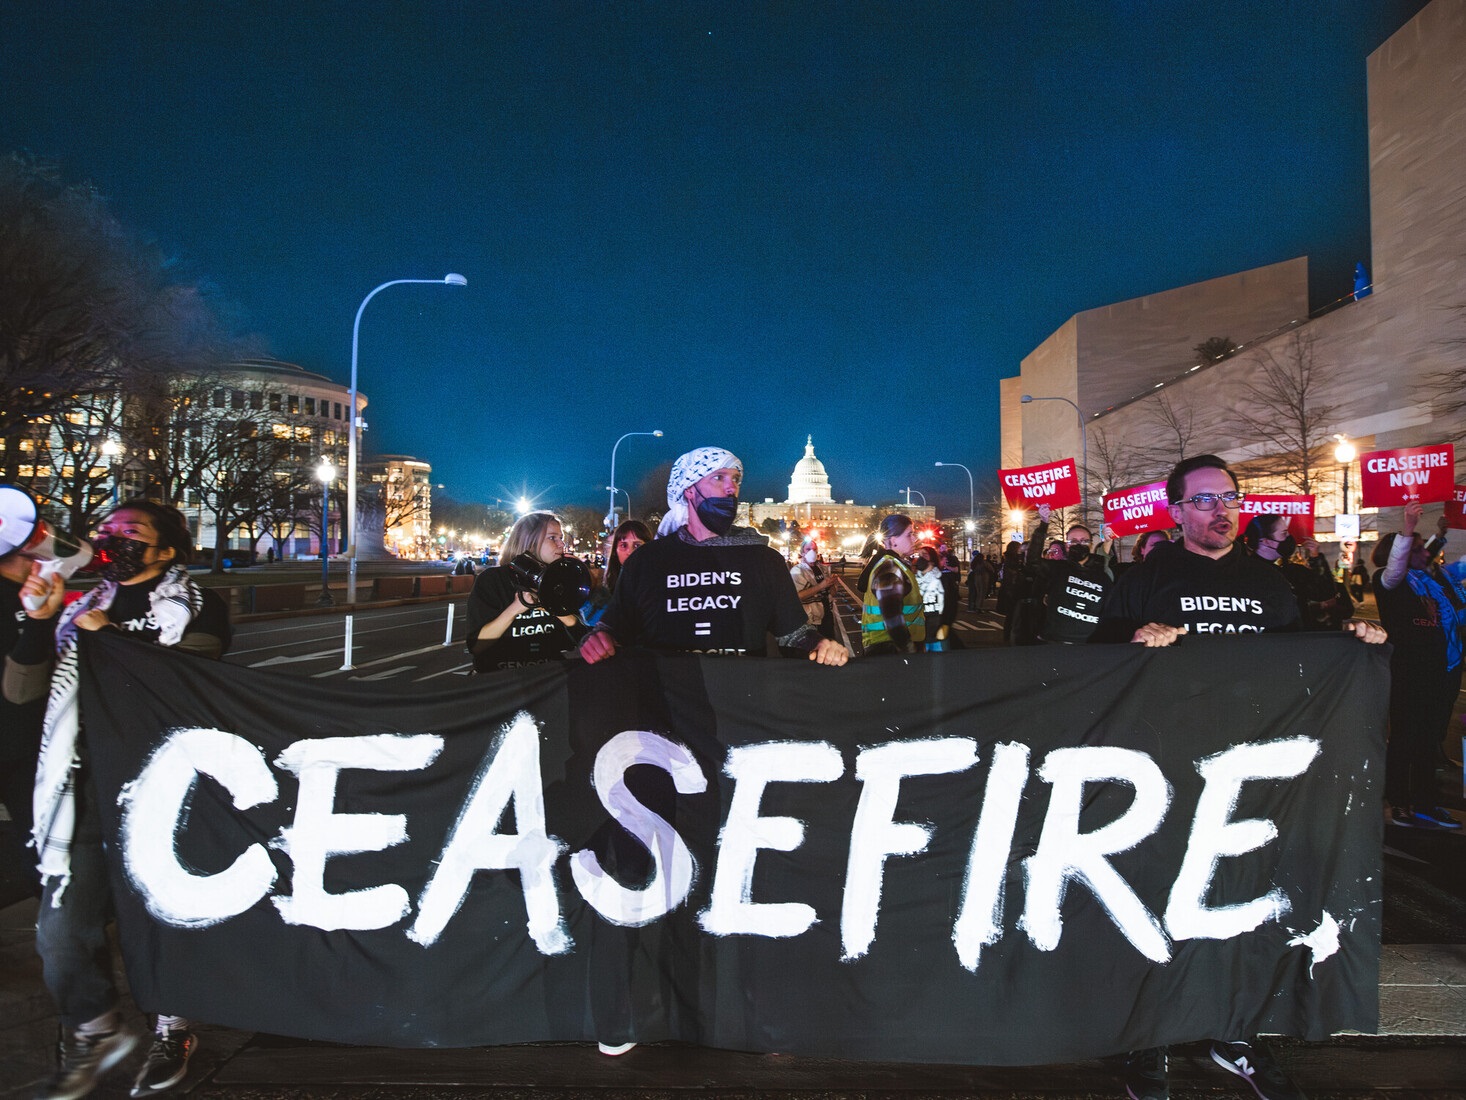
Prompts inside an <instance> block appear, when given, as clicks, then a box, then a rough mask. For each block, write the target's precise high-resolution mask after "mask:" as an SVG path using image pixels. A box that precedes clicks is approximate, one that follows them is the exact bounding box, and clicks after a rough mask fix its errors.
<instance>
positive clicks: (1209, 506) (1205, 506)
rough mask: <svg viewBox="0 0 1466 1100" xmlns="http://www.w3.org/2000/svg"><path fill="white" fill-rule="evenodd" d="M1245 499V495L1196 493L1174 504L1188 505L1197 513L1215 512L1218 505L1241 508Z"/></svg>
mask: <svg viewBox="0 0 1466 1100" xmlns="http://www.w3.org/2000/svg"><path fill="white" fill-rule="evenodd" d="M1246 499H1247V494H1246V493H1197V494H1196V495H1195V496H1189V497H1187V498H1186V499H1185V500H1178V501H1175V503H1176V504H1190V505H1192V506H1193V507H1194V508H1195V509H1196V510H1197V511H1198V512H1215V511H1216V508H1217V504H1218V503H1221V504H1225V505H1226V506H1227V507H1228V508H1241V507H1242V502H1243V501H1244V500H1246Z"/></svg>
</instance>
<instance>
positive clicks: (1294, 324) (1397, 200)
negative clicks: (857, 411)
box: [999, 0, 1466, 537]
mask: <svg viewBox="0 0 1466 1100" xmlns="http://www.w3.org/2000/svg"><path fill="white" fill-rule="evenodd" d="M1367 79H1368V92H1369V97H1368V102H1369V148H1370V217H1371V236H1372V242H1373V255H1372V257H1371V259H1370V262H1371V263H1372V272H1373V287H1372V293H1370V294H1368V296H1365V297H1361V298H1358V299H1357V300H1346V301H1345V302H1344V303H1342V304H1338V303H1336V304H1335V305H1337V306H1338V308H1333V307H1326V308H1324V309H1322V310H1317V311H1315V315H1313V316H1310V315H1309V312H1308V308H1307V260H1306V258H1303V257H1299V258H1295V259H1291V260H1285V261H1283V262H1281V263H1276V264H1272V265H1270V266H1267V267H1263V268H1258V269H1256V270H1253V271H1246V272H1241V273H1238V274H1233V275H1226V276H1222V277H1220V278H1217V279H1212V280H1208V281H1206V282H1202V283H1197V284H1194V285H1192V286H1187V287H1180V288H1177V289H1173V290H1167V291H1164V292H1161V293H1157V294H1152V295H1146V296H1144V297H1141V298H1136V299H1133V300H1131V301H1128V302H1121V303H1117V304H1116V305H1112V306H1106V307H1103V308H1101V309H1095V310H1088V311H1085V312H1084V313H1080V314H1076V315H1075V316H1073V317H1071V318H1070V319H1069V320H1068V321H1067V322H1065V323H1064V324H1063V325H1062V326H1061V327H1060V328H1059V329H1058V330H1057V331H1056V332H1055V333H1054V334H1053V335H1052V336H1050V337H1049V338H1048V339H1047V340H1045V341H1044V343H1043V344H1041V345H1040V346H1039V347H1038V348H1036V349H1035V350H1034V351H1033V353H1032V354H1031V355H1029V356H1028V357H1027V358H1025V359H1024V360H1023V363H1022V365H1021V372H1020V374H1019V375H1018V376H1017V377H1015V378H1008V379H1004V380H1003V381H1002V383H1001V386H1000V391H999V399H1000V405H1001V411H1002V461H1003V465H1005V466H1009V465H1032V464H1034V463H1038V462H1043V461H1048V460H1050V459H1055V458H1061V457H1069V456H1075V457H1078V456H1079V455H1080V454H1081V451H1082V450H1083V449H1084V448H1083V442H1082V440H1081V436H1080V426H1079V424H1080V417H1077V416H1076V415H1075V414H1074V410H1073V409H1071V408H1069V407H1068V406H1067V405H1065V404H1063V403H1062V402H1038V401H1034V402H1031V403H1028V404H1024V403H1023V402H1022V395H1024V394H1028V395H1031V396H1034V397H1040V396H1042V397H1061V398H1067V399H1068V400H1070V401H1073V402H1074V403H1075V404H1076V405H1077V406H1078V407H1079V409H1080V410H1081V413H1082V419H1083V422H1084V425H1085V429H1086V434H1087V437H1088V450H1089V458H1090V462H1089V466H1090V480H1091V486H1090V489H1091V493H1092V495H1093V496H1094V497H1096V498H1097V497H1098V494H1099V492H1101V491H1104V490H1107V489H1110V488H1119V487H1123V486H1124V485H1126V484H1135V483H1138V482H1141V481H1145V480H1149V479H1151V478H1153V477H1156V476H1158V475H1161V474H1163V473H1164V471H1165V469H1167V468H1169V465H1170V464H1171V463H1173V462H1174V461H1175V458H1176V451H1177V450H1178V449H1184V450H1186V451H1188V452H1190V453H1198V452H1204V451H1214V452H1216V453H1219V454H1221V455H1223V456H1224V457H1226V458H1228V459H1229V460H1230V461H1233V462H1236V463H1239V464H1240V466H1241V469H1242V470H1243V472H1244V474H1245V475H1247V477H1246V480H1247V481H1248V482H1249V484H1248V485H1247V487H1248V488H1251V489H1254V490H1265V489H1272V490H1274V491H1288V490H1290V489H1291V490H1292V491H1297V485H1296V482H1297V479H1298V476H1299V471H1298V470H1294V471H1293V472H1292V473H1291V475H1289V474H1288V472H1287V471H1286V470H1285V467H1290V466H1291V467H1302V468H1305V469H1303V470H1302V472H1304V473H1307V474H1308V475H1310V478H1309V480H1310V489H1311V491H1312V492H1314V494H1315V495H1316V497H1317V498H1318V500H1317V508H1318V513H1319V515H1320V516H1321V517H1332V515H1333V514H1334V513H1336V512H1339V511H1342V510H1343V509H1344V506H1345V502H1344V500H1343V493H1342V490H1343V483H1344V467H1343V466H1342V465H1341V464H1340V463H1338V462H1337V461H1336V460H1335V459H1334V458H1333V457H1332V453H1333V450H1334V445H1335V439H1334V437H1335V435H1338V436H1342V437H1344V438H1346V439H1347V440H1349V441H1350V442H1352V443H1353V445H1354V447H1355V448H1356V449H1357V451H1359V452H1366V451H1370V450H1378V449H1385V448H1394V447H1405V446H1418V445H1422V444H1429V443H1442V442H1453V441H1455V440H1456V439H1458V438H1459V437H1460V436H1461V429H1462V426H1463V419H1462V416H1461V414H1460V412H1458V411H1454V410H1452V409H1451V407H1450V406H1451V404H1452V402H1451V400H1450V396H1449V394H1447V393H1444V392H1443V391H1442V390H1441V387H1440V386H1439V384H1438V383H1439V381H1440V380H1441V379H1442V378H1444V377H1449V376H1450V373H1451V372H1452V371H1457V372H1461V371H1463V368H1466V0H1435V2H1434V3H1432V4H1430V5H1428V6H1427V7H1425V8H1424V9H1422V10H1421V11H1420V13H1419V14H1418V15H1416V17H1415V18H1414V19H1412V20H1411V21H1410V22H1409V23H1408V24H1406V25H1405V26H1404V27H1402V28H1401V29H1400V30H1399V31H1398V32H1396V33H1395V34H1394V35H1393V36H1392V37H1391V38H1390V39H1389V40H1388V41H1386V42H1385V43H1384V44H1383V45H1382V46H1381V47H1380V48H1379V49H1378V50H1376V51H1375V52H1374V53H1373V54H1372V55H1370V57H1369V59H1368V65H1367ZM1212 337H1230V338H1231V340H1232V341H1233V342H1235V343H1237V344H1241V345H1242V347H1241V348H1240V349H1238V350H1236V351H1235V352H1234V353H1233V354H1232V355H1230V356H1229V357H1226V358H1223V359H1220V360H1214V361H1212V362H1198V361H1197V358H1196V356H1195V354H1194V352H1193V348H1194V347H1195V345H1197V344H1200V343H1202V342H1204V341H1205V340H1207V339H1208V338H1212ZM1270 371H1272V372H1273V374H1274V377H1275V378H1276V377H1282V378H1284V379H1287V378H1306V380H1307V383H1308V392H1307V393H1306V395H1305V398H1304V399H1303V401H1301V402H1299V404H1302V405H1303V406H1304V409H1305V412H1306V414H1307V415H1306V416H1305V417H1303V418H1302V419H1303V420H1307V421H1309V422H1308V423H1307V424H1305V425H1303V426H1302V427H1301V428H1296V429H1295V430H1293V431H1292V432H1291V435H1292V436H1295V437H1297V438H1290V432H1289V430H1288V426H1287V425H1286V424H1285V423H1283V421H1286V420H1287V419H1288V417H1287V415H1286V413H1287V411H1288V410H1287V409H1286V408H1283V409H1280V405H1286V404H1287V402H1286V401H1285V400H1282V399H1280V396H1279V395H1278V394H1277V393H1276V392H1275V391H1276V390H1277V389H1278V386H1277V384H1276V382H1270V381H1269V377H1268V376H1269V372H1270ZM1294 419H1295V420H1298V419H1299V418H1298V417H1296V416H1295V417H1294ZM1303 442H1306V443H1307V450H1308V461H1307V462H1304V461H1303V459H1302V455H1301V450H1300V445H1301V443H1303ZM1280 456H1281V461H1279V459H1280ZM1460 457H1461V456H1458V463H1459V460H1460ZM1458 468H1459V466H1458ZM1352 474H1353V477H1352V478H1351V480H1352V483H1353V485H1355V486H1357V485H1358V466H1357V462H1356V463H1355V465H1354V466H1353V469H1352ZM1290 479H1291V484H1290ZM1458 480H1460V477H1459V475H1458ZM1350 503H1351V506H1354V507H1353V510H1356V511H1357V510H1358V509H1357V498H1353V499H1352V500H1351V502H1350ZM1375 522H1376V517H1372V516H1370V515H1368V514H1366V516H1365V517H1364V523H1365V528H1366V531H1367V530H1369V529H1370V528H1371V527H1372V526H1373V524H1374V523H1375ZM1377 522H1379V523H1381V524H1383V526H1384V528H1385V529H1389V528H1390V527H1391V526H1393V525H1394V524H1395V523H1396V522H1397V517H1396V516H1393V515H1387V516H1384V517H1379V518H1378V520H1377ZM1331 526H1332V524H1331V518H1326V519H1323V520H1322V522H1320V524H1319V529H1320V531H1322V532H1328V531H1329V530H1331ZM1366 537H1367V536H1366Z"/></svg>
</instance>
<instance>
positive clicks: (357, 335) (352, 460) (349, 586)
mask: <svg viewBox="0 0 1466 1100" xmlns="http://www.w3.org/2000/svg"><path fill="white" fill-rule="evenodd" d="M403 283H438V284H442V285H446V286H467V285H468V280H467V279H465V278H464V277H463V276H462V275H456V274H450V275H447V276H445V277H444V278H441V279H389V280H387V281H386V282H385V283H382V284H381V285H380V286H376V287H373V288H372V290H371V292H370V293H368V294H367V296H366V297H365V298H363V299H362V300H361V305H359V306H357V307H356V319H355V320H354V321H352V323H351V387H350V390H349V392H348V393H347V398H346V527H345V531H344V532H343V533H344V534H345V536H346V538H347V540H348V545H347V549H346V602H347V603H348V604H355V603H356V452H357V424H356V419H357V418H356V397H357V391H356V362H357V350H358V349H359V348H360V346H361V315H362V314H363V313H365V312H366V307H367V303H368V302H370V301H371V300H372V299H373V298H375V297H376V296H377V295H378V294H380V293H381V292H382V291H384V290H386V289H387V288H388V287H389V286H401V285H402V284H403ZM350 664H351V658H350V644H349V643H348V646H347V660H346V665H347V667H349V666H350Z"/></svg>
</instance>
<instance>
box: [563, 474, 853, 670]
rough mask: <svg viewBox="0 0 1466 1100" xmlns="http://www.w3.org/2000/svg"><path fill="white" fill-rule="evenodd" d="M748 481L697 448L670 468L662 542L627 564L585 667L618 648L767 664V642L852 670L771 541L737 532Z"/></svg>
mask: <svg viewBox="0 0 1466 1100" xmlns="http://www.w3.org/2000/svg"><path fill="white" fill-rule="evenodd" d="M742 481H743V463H742V462H740V461H739V459H738V456H737V455H735V454H733V453H732V452H731V451H726V450H724V449H722V448H721V447H699V448H698V449H697V450H694V451H688V452H687V453H686V454H684V455H682V456H681V457H680V458H678V459H677V461H676V462H674V463H673V464H672V473H671V476H670V477H669V478H668V479H667V515H666V518H665V519H663V520H662V524H661V527H660V528H659V529H658V532H657V534H658V536H659V537H658V538H657V539H656V540H655V541H654V542H652V543H651V544H650V545H649V546H644V547H642V548H641V549H640V550H638V551H637V552H636V553H635V554H634V555H632V556H631V557H630V558H628V559H627V561H626V565H625V567H624V569H623V570H622V573H621V579H620V580H619V581H618V582H617V585H616V591H615V592H614V593H612V595H611V602H610V604H609V605H608V606H607V607H606V613H605V615H603V616H602V618H601V621H600V623H599V624H598V626H597V628H596V629H595V630H594V631H592V632H591V633H590V634H588V635H587V636H586V638H585V641H584V642H582V643H581V647H580V653H581V656H583V657H584V658H585V659H586V661H587V662H590V663H595V662H596V661H600V660H604V659H605V658H607V657H610V656H613V655H614V654H615V652H616V649H617V647H618V646H621V645H634V646H645V647H647V648H649V649H655V650H660V651H662V652H671V653H724V654H741V655H745V656H762V655H763V654H764V653H765V651H766V649H767V646H766V637H767V636H768V635H770V634H771V635H773V636H774V637H775V638H776V639H777V641H778V644H779V647H780V648H782V649H792V650H795V651H798V652H801V653H805V654H808V657H809V659H810V660H811V661H817V662H819V663H820V664H824V665H843V664H844V663H845V662H846V661H847V660H849V658H850V651H849V650H847V649H846V648H845V647H844V646H843V645H841V644H840V643H839V642H835V641H831V640H829V639H826V638H821V637H820V635H819V632H818V631H817V630H815V629H814V628H813V627H812V626H810V625H809V621H808V619H807V617H806V616H805V613H804V609H803V606H802V605H801V604H800V602H799V595H798V593H797V592H796V590H795V588H794V582H793V580H791V579H790V576H789V570H788V567H787V566H786V564H785V562H784V559H783V558H782V557H781V556H780V555H779V553H778V552H777V551H775V550H774V549H773V548H772V547H770V546H769V544H768V539H766V538H765V537H764V536H763V535H761V534H759V533H758V532H757V531H755V530H753V529H752V528H751V527H737V526H734V523H733V520H734V518H735V517H736V516H737V512H738V490H739V487H740V485H741V484H742Z"/></svg>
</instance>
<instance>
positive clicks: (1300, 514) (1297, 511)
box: [1237, 493, 1313, 542]
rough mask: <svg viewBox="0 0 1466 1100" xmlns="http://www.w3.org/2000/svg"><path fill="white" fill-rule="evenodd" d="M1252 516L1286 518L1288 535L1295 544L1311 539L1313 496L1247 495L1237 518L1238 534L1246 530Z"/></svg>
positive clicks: (1282, 494)
mask: <svg viewBox="0 0 1466 1100" xmlns="http://www.w3.org/2000/svg"><path fill="white" fill-rule="evenodd" d="M1254 516H1287V517H1288V534H1290V535H1292V536H1293V540H1294V541H1295V542H1302V541H1303V540H1304V539H1311V538H1313V496H1312V495H1309V496H1302V495H1300V494H1296V493H1295V494H1284V493H1274V494H1265V493H1248V494H1247V499H1245V500H1244V501H1243V502H1242V514H1241V515H1240V516H1238V517H1237V528H1238V532H1239V534H1240V533H1241V532H1243V531H1246V530H1247V525H1248V524H1249V523H1251V522H1252V519H1253V517H1254Z"/></svg>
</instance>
